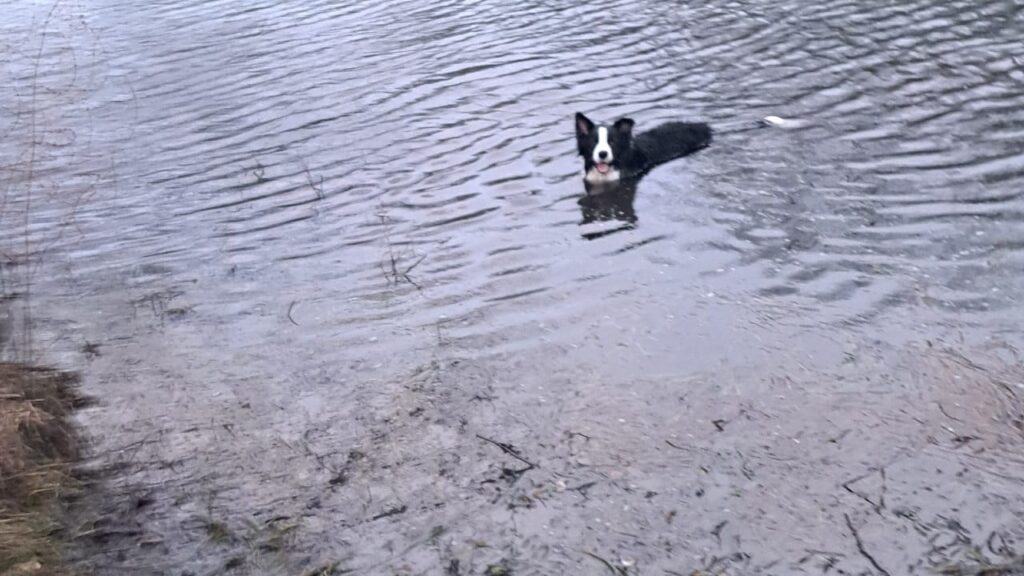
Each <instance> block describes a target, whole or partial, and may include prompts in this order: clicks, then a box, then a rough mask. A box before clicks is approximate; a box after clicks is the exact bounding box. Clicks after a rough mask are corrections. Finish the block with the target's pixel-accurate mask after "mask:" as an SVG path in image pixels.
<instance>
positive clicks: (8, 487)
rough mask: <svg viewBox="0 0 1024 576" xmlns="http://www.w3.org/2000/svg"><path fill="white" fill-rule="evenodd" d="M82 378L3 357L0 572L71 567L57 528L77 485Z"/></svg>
mask: <svg viewBox="0 0 1024 576" xmlns="http://www.w3.org/2000/svg"><path fill="white" fill-rule="evenodd" d="M75 386H76V381H75V379H74V378H73V377H72V376H70V375H69V374H67V373H62V372H56V371H52V370H43V369H39V368H32V367H27V366H23V365H19V364H9V363H0V575H3V576H15V575H22V574H35V575H40V576H43V575H51V574H52V575H59V574H69V573H70V572H69V571H68V570H67V568H66V567H65V565H64V561H63V558H62V546H63V545H62V543H61V541H60V540H61V537H60V536H58V535H56V534H57V533H58V531H59V529H60V523H59V515H60V510H61V508H62V505H61V501H62V499H63V498H65V497H66V496H67V495H68V494H69V492H71V491H73V490H74V487H75V482H74V481H73V480H72V477H71V470H72V466H73V465H74V462H75V460H76V459H77V458H78V455H79V447H80V446H79V445H80V443H79V438H78V436H77V434H76V433H75V430H74V428H73V427H72V425H71V424H70V422H69V419H70V416H71V412H72V410H73V409H74V408H75V407H76V405H78V404H79V399H78V396H77V395H76V393H75V391H74V388H75Z"/></svg>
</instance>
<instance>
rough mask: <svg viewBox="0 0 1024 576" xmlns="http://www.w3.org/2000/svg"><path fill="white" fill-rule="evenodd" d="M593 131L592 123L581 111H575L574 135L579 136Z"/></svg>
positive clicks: (587, 134)
mask: <svg viewBox="0 0 1024 576" xmlns="http://www.w3.org/2000/svg"><path fill="white" fill-rule="evenodd" d="M593 131H594V123H593V122H591V121H590V118H587V117H586V116H584V115H583V113H582V112H577V113H576V137H577V138H581V137H583V136H589V135H590V133H591V132H593Z"/></svg>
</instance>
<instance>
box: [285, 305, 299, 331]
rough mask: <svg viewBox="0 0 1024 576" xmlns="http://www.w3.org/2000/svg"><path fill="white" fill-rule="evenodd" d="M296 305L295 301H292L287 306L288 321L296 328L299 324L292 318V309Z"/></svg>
mask: <svg viewBox="0 0 1024 576" xmlns="http://www.w3.org/2000/svg"><path fill="white" fill-rule="evenodd" d="M297 303H298V301H297V300H292V303H291V304H289V305H288V321H289V322H291V323H292V324H295V325H296V326H298V325H299V323H298V322H296V321H295V318H292V308H295V304H297Z"/></svg>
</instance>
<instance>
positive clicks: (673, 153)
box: [576, 112, 711, 184]
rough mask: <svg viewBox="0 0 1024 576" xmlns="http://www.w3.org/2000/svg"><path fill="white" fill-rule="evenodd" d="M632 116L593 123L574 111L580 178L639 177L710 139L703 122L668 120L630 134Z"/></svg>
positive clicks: (608, 181)
mask: <svg viewBox="0 0 1024 576" xmlns="http://www.w3.org/2000/svg"><path fill="white" fill-rule="evenodd" d="M633 124H634V123H633V120H632V119H630V118H620V119H618V120H616V121H615V123H614V124H612V125H611V126H604V125H596V124H594V123H593V122H591V121H590V119H589V118H587V117H586V116H584V115H583V114H580V113H579V112H577V113H576V144H577V146H578V147H579V152H580V156H583V179H584V180H585V181H586V182H587V183H590V184H611V183H614V182H618V181H620V180H627V179H630V180H639V179H640V178H641V177H643V175H644V174H646V173H647V172H649V171H650V170H651V169H652V168H654V167H655V166H658V165H660V164H664V163H665V162H668V161H670V160H675V159H676V158H681V157H683V156H686V155H687V154H691V153H693V152H696V151H697V150H700V149H701V148H705V147H706V146H707V145H708V144H710V143H711V127H710V126H708V125H707V124H704V123H688V122H669V123H667V124H662V125H660V126H657V127H656V128H653V129H651V130H648V131H647V132H642V133H640V134H637V135H636V137H634V136H633Z"/></svg>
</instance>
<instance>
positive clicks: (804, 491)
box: [79, 341, 1024, 576]
mask: <svg viewBox="0 0 1024 576" xmlns="http://www.w3.org/2000/svg"><path fill="white" fill-rule="evenodd" d="M960 350H961V349H960V348H959V347H958V346H956V345H953V344H945V343H939V342H927V341H925V342H920V343H916V344H912V345H908V346H907V347H905V348H902V349H899V350H891V349H887V348H886V347H882V346H870V345H864V346H861V347H849V348H847V349H846V351H845V352H844V353H843V356H842V359H841V360H840V362H839V363H837V364H836V365H834V366H832V367H831V368H829V369H816V368H814V367H812V366H804V367H803V368H801V369H796V368H794V369H792V370H790V371H788V373H784V372H782V371H780V370H775V369H769V368H766V369H765V371H764V372H762V373H761V374H753V373H751V372H750V371H748V370H745V369H741V370H729V369H723V370H719V371H711V372H706V373H699V374H693V375H692V376H691V377H688V378H685V379H679V378H665V377H659V376H657V375H649V376H646V377H643V378H636V377H634V378H628V379H619V378H613V377H609V376H607V375H601V374H598V373H593V372H591V373H584V372H578V371H577V372H565V371H554V372H551V373H549V374H546V375H544V376H543V377H539V375H537V374H535V373H531V372H530V371H529V370H528V369H527V368H526V367H525V366H526V364H528V363H529V362H530V360H529V359H527V358H524V359H521V360H518V361H506V362H504V363H503V368H504V369H503V370H500V371H498V370H493V369H492V368H493V367H494V366H495V365H496V364H497V362H495V361H494V360H493V359H491V360H489V361H487V362H483V361H479V360H473V359H468V358H459V357H455V356H451V355H448V354H446V352H445V350H444V349H443V348H442V349H438V353H437V355H436V357H435V358H433V359H431V360H428V361H426V362H424V363H423V364H422V365H420V366H419V367H418V368H415V369H412V370H411V371H409V372H407V373H406V374H405V377H404V378H398V379H393V380H387V381H385V380H376V379H372V378H367V380H366V381H364V382H363V383H362V386H360V387H359V390H358V391H357V392H356V395H355V396H354V397H348V398H347V399H346V401H341V397H340V396H335V397H334V398H331V397H330V395H331V394H335V395H337V394H340V393H341V391H339V390H337V389H334V390H331V389H330V388H329V387H328V388H323V389H318V390H315V393H317V394H322V395H324V397H323V398H322V399H321V400H322V401H323V405H322V406H321V408H320V410H321V411H320V412H319V413H316V414H314V415H312V416H311V417H310V418H309V420H307V421H306V422H305V424H304V425H303V426H302V427H301V430H299V429H293V428H291V427H290V426H289V425H287V424H285V423H283V422H278V421H273V422H270V423H267V422H254V421H252V420H250V419H248V418H247V417H246V413H247V412H248V411H250V410H252V409H254V408H256V403H257V402H259V401H260V400H259V398H258V396H257V395H252V394H250V395H247V396H245V397H244V398H241V397H239V398H234V399H233V402H236V403H237V406H236V407H235V408H234V409H225V410H222V411H221V412H220V416H219V417H217V418H215V419H212V420H209V421H208V423H207V425H206V426H198V425H195V424H194V423H184V424H182V425H180V426H178V427H176V428H173V429H171V430H167V431H164V432H161V433H159V434H155V435H145V436H143V437H142V438H143V439H142V440H141V441H138V442H133V443H132V444H131V445H128V446H125V447H123V449H120V450H116V451H113V452H111V453H108V454H104V455H99V461H102V462H103V463H104V464H103V465H104V466H105V467H106V469H107V470H108V473H110V474H111V475H112V476H111V479H112V481H111V482H109V483H107V484H106V488H105V490H106V494H105V496H104V497H103V500H102V505H101V506H98V507H94V514H95V519H96V521H95V523H94V528H95V529H94V530H93V531H92V533H91V534H90V535H89V537H87V538H85V539H82V540H80V541H79V543H80V544H82V545H83V546H84V547H83V548H82V549H81V550H80V552H82V554H81V559H82V560H83V561H84V564H83V567H88V566H91V567H92V568H93V569H94V570H95V572H96V573H97V574H104V573H132V574H154V575H155V574H221V573H224V574H341V573H356V574H388V575H391V574H394V575H406V574H409V575H411V574H439V575H441V574H443V575H445V576H452V575H463V576H468V575H479V574H516V575H523V574H535V575H546V574H555V573H570V574H618V575H640V574H654V575H678V574H685V575H691V574H702V575H703V574H716V575H741V574H743V575H747V574H836V573H838V574H891V575H897V574H933V573H945V574H963V575H978V574H1001V575H1009V574H1020V573H1021V570H1020V568H1021V560H1020V558H1021V554H1022V553H1024V523H1022V522H1021V521H1020V518H1022V517H1024V504H1022V499H1021V494H1022V488H1021V486H1022V485H1024V461H1022V460H1021V458H1020V456H1019V455H1020V453H1021V450H1022V449H1024V420H1022V416H1024V404H1022V403H1021V394H1022V393H1024V389H1022V387H1021V386H1022V382H1024V380H1022V374H1021V371H1020V368H1019V362H1018V361H1017V360H1016V353H1015V352H1014V351H1012V350H1010V349H1008V348H1004V349H998V350H995V349H986V350H974V351H972V353H971V354H969V355H968V354H965V353H963V352H961V351H960ZM309 393H314V391H312V390H310V391H309ZM242 395H243V394H242V393H241V392H239V396H242ZM297 401H299V402H305V401H307V399H305V398H303V399H297ZM100 409H103V408H102V407H101V408H100ZM268 429H269V430H271V431H270V432H269V433H268V432H266V431H268ZM261 431H263V432H261ZM138 436H139V431H138V430H136V431H135V432H134V433H133V436H132V437H138ZM270 450H273V451H274V452H275V453H276V454H278V455H280V458H279V459H276V460H274V461H265V459H264V460H260V459H258V458H256V457H255V456H254V457H252V458H244V459H238V460H232V461H230V462H231V465H230V466H225V465H223V463H226V462H228V460H226V459H225V455H226V454H228V453H233V454H253V455H255V454H258V453H260V452H266V451H270ZM218 458H221V460H220V461H221V462H222V464H221V465H218V464H217V463H218ZM154 478H156V479H158V481H156V482H145V481H144V480H146V479H154ZM94 504H96V503H94ZM183 550H189V551H191V552H190V553H189V554H188V558H187V560H186V559H185V558H183V556H182V551H183ZM183 561H185V563H184V564H183V563H182V562H183Z"/></svg>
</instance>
